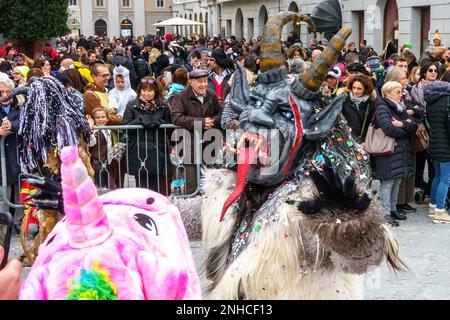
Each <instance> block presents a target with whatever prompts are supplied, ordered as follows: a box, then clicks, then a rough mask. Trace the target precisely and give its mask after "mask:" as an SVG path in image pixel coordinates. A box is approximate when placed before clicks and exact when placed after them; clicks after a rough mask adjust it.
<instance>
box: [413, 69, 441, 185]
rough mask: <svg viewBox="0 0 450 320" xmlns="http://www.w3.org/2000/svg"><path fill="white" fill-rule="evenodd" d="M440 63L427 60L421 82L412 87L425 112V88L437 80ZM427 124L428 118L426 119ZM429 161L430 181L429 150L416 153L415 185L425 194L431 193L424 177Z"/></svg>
mask: <svg viewBox="0 0 450 320" xmlns="http://www.w3.org/2000/svg"><path fill="white" fill-rule="evenodd" d="M438 72H439V64H438V63H437V62H425V63H424V64H423V65H422V67H421V68H420V78H419V82H418V83H417V84H415V85H414V86H413V87H412V88H411V98H412V103H413V105H417V106H419V108H420V109H421V110H423V112H424V113H425V110H426V108H427V103H426V101H425V98H424V88H425V86H426V85H428V84H430V83H432V82H434V81H436V79H437V78H438ZM424 121H425V124H427V121H426V119H424ZM426 162H428V177H429V179H428V181H432V180H433V178H434V168H433V164H432V161H431V158H430V155H429V153H428V150H425V151H422V152H417V153H416V181H415V187H416V188H419V189H421V190H423V192H422V193H423V194H429V189H430V186H429V185H428V186H427V184H426V183H425V180H424V178H423V175H424V172H425V163H426Z"/></svg>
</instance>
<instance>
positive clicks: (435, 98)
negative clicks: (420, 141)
mask: <svg viewBox="0 0 450 320" xmlns="http://www.w3.org/2000/svg"><path fill="white" fill-rule="evenodd" d="M424 98H425V101H426V102H427V115H428V121H429V122H430V127H431V137H430V154H431V158H432V159H433V160H436V161H440V162H450V135H449V127H448V122H447V120H448V113H449V111H448V108H449V107H450V106H449V105H450V83H449V82H443V81H434V82H432V83H430V84H428V85H427V86H426V87H425V90H424Z"/></svg>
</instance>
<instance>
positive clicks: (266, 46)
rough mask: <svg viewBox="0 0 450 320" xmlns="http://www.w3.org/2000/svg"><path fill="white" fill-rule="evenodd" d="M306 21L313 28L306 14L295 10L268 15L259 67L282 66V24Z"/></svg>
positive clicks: (262, 69) (264, 69)
mask: <svg viewBox="0 0 450 320" xmlns="http://www.w3.org/2000/svg"><path fill="white" fill-rule="evenodd" d="M301 21H303V22H306V23H308V25H309V26H310V27H311V28H312V29H313V30H315V24H314V22H313V21H312V20H311V19H310V18H309V17H308V16H306V15H301V14H299V13H297V12H291V11H287V12H280V13H278V14H277V15H275V16H271V17H269V20H268V21H267V23H266V25H265V26H264V30H263V40H262V43H261V59H260V63H259V65H260V69H261V72H265V71H268V70H271V69H275V68H279V67H281V66H283V56H282V54H281V44H280V38H281V32H282V30H283V26H284V25H285V24H286V23H289V22H294V23H297V22H301Z"/></svg>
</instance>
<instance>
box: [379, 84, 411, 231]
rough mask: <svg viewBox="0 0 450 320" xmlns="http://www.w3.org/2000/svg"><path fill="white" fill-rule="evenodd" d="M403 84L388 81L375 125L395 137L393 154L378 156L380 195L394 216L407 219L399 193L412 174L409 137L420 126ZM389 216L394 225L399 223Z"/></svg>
mask: <svg viewBox="0 0 450 320" xmlns="http://www.w3.org/2000/svg"><path fill="white" fill-rule="evenodd" d="M402 91H403V87H402V85H401V84H400V83H398V82H394V81H389V82H386V83H385V84H384V85H383V88H382V89H381V92H382V96H383V98H382V99H378V100H377V109H376V111H375V122H374V123H375V127H376V128H381V129H382V130H383V132H384V134H385V135H387V136H389V137H392V138H394V139H395V148H394V152H393V154H392V155H387V156H375V157H374V164H375V175H376V177H377V178H378V179H379V180H380V181H381V185H380V199H381V204H382V206H383V209H384V211H385V214H386V215H387V216H388V215H389V214H390V217H391V218H394V219H397V220H405V219H406V216H404V215H402V214H400V213H398V212H397V209H396V205H397V195H398V191H399V187H400V182H401V179H402V178H408V177H411V176H412V175H413V167H412V155H411V145H410V139H411V134H413V133H415V132H416V130H417V124H416V123H415V122H414V121H412V120H411V119H410V118H409V116H408V113H407V112H406V106H405V105H404V104H403V103H402V100H401V98H402ZM391 218H387V219H388V221H389V222H391V223H392V224H393V225H398V223H396V222H395V221H392V219H391Z"/></svg>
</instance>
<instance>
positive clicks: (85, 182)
mask: <svg viewBox="0 0 450 320" xmlns="http://www.w3.org/2000/svg"><path fill="white" fill-rule="evenodd" d="M61 178H62V181H61V184H62V190H63V198H64V213H65V215H66V218H67V231H68V232H69V236H70V245H71V246H72V247H75V248H84V247H89V246H92V245H97V244H99V243H102V242H103V241H105V240H106V239H107V238H109V236H110V235H111V233H112V229H111V227H110V225H109V222H108V218H107V216H106V213H105V211H103V205H102V203H101V201H100V199H99V197H98V195H97V189H96V187H95V185H94V182H93V181H92V179H91V178H90V177H89V175H88V173H87V169H86V167H85V166H84V164H83V162H82V161H81V159H80V157H79V155H78V149H77V148H76V147H65V148H63V149H62V151H61Z"/></svg>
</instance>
